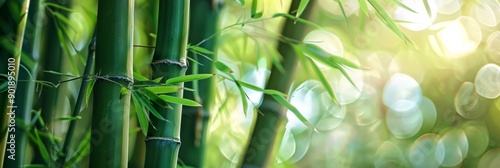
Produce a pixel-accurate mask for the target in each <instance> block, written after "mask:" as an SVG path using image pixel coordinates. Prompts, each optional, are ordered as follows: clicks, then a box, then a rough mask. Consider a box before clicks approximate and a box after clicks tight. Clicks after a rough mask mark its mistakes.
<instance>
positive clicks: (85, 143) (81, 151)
mask: <svg viewBox="0 0 500 168" xmlns="http://www.w3.org/2000/svg"><path fill="white" fill-rule="evenodd" d="M90 135H91V134H90V131H88V132H87V134H85V137H84V138H83V140H82V141H81V142H80V144H79V145H78V149H77V150H76V151H75V154H74V155H73V157H71V158H70V159H69V160H68V161H67V162H66V164H64V167H71V166H73V165H76V163H78V162H80V161H81V160H83V159H84V158H85V156H87V155H88V154H89V151H90V143H89V142H90V138H91V136H90Z"/></svg>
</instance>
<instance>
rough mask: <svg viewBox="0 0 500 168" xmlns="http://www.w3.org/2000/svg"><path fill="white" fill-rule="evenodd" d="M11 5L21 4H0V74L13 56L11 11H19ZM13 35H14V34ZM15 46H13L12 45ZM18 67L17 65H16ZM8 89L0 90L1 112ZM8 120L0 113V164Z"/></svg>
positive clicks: (14, 25)
mask: <svg viewBox="0 0 500 168" xmlns="http://www.w3.org/2000/svg"><path fill="white" fill-rule="evenodd" d="M4 2H5V1H4ZM11 5H15V6H19V7H20V6H21V3H20V1H9V2H8V3H7V4H5V5H2V6H1V7H0V19H1V20H0V21H2V23H5V24H4V25H2V26H3V27H2V29H0V40H1V42H2V43H1V45H0V62H1V65H0V74H3V75H7V74H8V72H9V71H8V69H7V68H8V66H9V65H8V63H9V58H11V57H13V51H12V50H10V48H11V46H15V44H14V42H13V41H15V39H13V40H11V38H12V35H15V34H16V29H17V26H18V25H17V24H16V23H17V21H16V18H15V16H12V13H18V12H19V11H13V9H14V8H12V7H9V6H11ZM14 37H15V36H14ZM14 48H15V47H14ZM16 68H18V67H16ZM0 78H2V82H9V79H8V77H3V76H1V77H0ZM7 96H8V90H6V91H4V92H1V93H0V107H1V108H0V111H2V112H8V111H4V110H7V109H6V107H7V105H10V103H9V102H7V100H8V98H7ZM9 120H10V115H0V125H1V135H0V137H1V143H0V149H1V151H2V152H0V165H3V163H4V156H5V152H3V151H6V142H7V137H8V135H9V134H7V131H8V130H7V126H8V125H9Z"/></svg>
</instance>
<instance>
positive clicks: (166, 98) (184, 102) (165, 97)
mask: <svg viewBox="0 0 500 168" xmlns="http://www.w3.org/2000/svg"><path fill="white" fill-rule="evenodd" d="M159 97H160V98H161V99H163V100H164V101H167V102H171V103H175V104H181V105H184V106H194V107H201V104H200V103H198V102H196V101H193V100H189V99H184V98H180V97H175V96H168V95H160V96H159Z"/></svg>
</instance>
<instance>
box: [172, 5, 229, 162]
mask: <svg viewBox="0 0 500 168" xmlns="http://www.w3.org/2000/svg"><path fill="white" fill-rule="evenodd" d="M219 8H220V6H219V4H217V3H213V0H193V1H192V3H191V7H190V17H189V25H190V26H191V27H197V28H201V29H190V31H189V39H188V43H190V44H191V45H196V44H198V43H200V42H202V41H203V43H201V45H200V47H202V48H205V49H208V50H210V51H214V52H215V50H216V48H215V45H216V43H217V38H210V37H211V36H212V35H213V34H215V33H216V32H217V27H218V16H219V12H220V11H219V10H220V9H219ZM204 40H205V41H204ZM190 56H191V57H192V58H193V59H195V60H196V61H197V62H198V63H200V64H201V65H198V64H197V63H195V62H192V61H191V62H190V64H189V65H191V66H190V67H189V69H188V70H187V73H188V74H197V73H198V74H208V73H214V72H215V68H214V65H213V62H212V61H211V60H209V59H207V58H205V57H202V56H198V55H197V54H195V53H190ZM206 56H207V57H209V58H211V59H212V60H216V54H206ZM196 70H197V71H196ZM214 84H215V78H209V79H207V80H200V81H193V82H187V83H185V86H186V87H187V88H194V89H195V92H191V91H185V92H184V97H185V98H187V99H191V100H196V101H198V102H199V103H200V104H202V105H203V106H202V107H188V106H185V107H183V109H182V122H181V124H182V126H181V139H182V145H181V148H180V152H179V159H180V160H181V161H182V162H183V163H184V164H186V165H187V166H191V167H203V163H204V158H205V148H206V146H205V143H206V134H207V128H208V121H209V118H210V113H211V112H210V106H211V104H213V102H214V96H213V93H214V88H213V86H214Z"/></svg>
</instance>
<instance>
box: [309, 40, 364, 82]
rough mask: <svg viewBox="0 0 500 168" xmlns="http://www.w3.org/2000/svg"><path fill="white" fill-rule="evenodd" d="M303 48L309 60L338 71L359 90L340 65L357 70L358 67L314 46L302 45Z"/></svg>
mask: <svg viewBox="0 0 500 168" xmlns="http://www.w3.org/2000/svg"><path fill="white" fill-rule="evenodd" d="M304 47H305V52H306V53H307V54H309V56H310V57H311V58H313V59H314V60H316V61H319V62H321V63H323V64H325V65H327V66H329V67H331V68H335V69H338V70H339V71H340V72H341V73H342V75H344V76H345V77H346V78H347V80H349V82H350V83H351V84H352V85H353V86H354V87H355V88H356V89H357V90H358V91H359V89H358V88H357V87H356V85H355V84H354V81H353V80H352V79H351V77H350V76H349V74H347V72H346V71H345V70H344V68H343V67H342V66H341V63H346V64H347V65H346V66H348V65H349V66H352V67H354V68H356V67H357V68H358V69H359V66H357V65H356V64H354V63H352V62H350V61H348V60H347V59H343V58H342V59H340V58H341V57H339V56H335V55H333V54H329V53H328V52H326V51H325V50H323V49H322V48H320V47H318V46H316V45H313V44H304ZM332 57H337V58H335V59H333V58H332ZM344 65H345V64H344Z"/></svg>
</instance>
